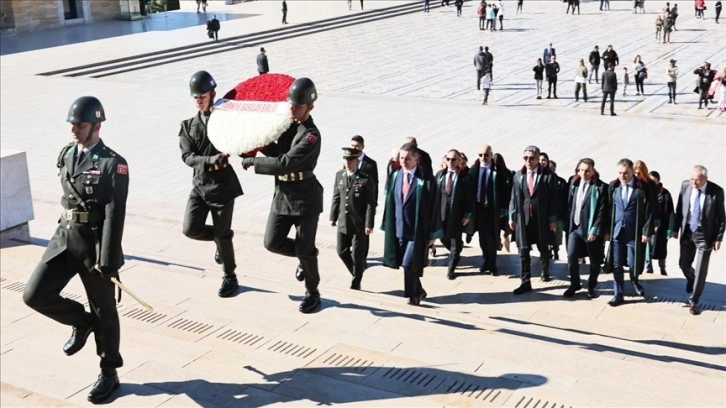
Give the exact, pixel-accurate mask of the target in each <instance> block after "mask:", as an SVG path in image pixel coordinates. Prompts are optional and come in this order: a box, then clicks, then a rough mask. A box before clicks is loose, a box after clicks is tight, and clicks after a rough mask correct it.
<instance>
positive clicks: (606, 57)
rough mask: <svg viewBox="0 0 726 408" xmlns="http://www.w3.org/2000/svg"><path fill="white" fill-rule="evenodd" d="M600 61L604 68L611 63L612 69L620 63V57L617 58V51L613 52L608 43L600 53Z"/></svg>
mask: <svg viewBox="0 0 726 408" xmlns="http://www.w3.org/2000/svg"><path fill="white" fill-rule="evenodd" d="M602 63H603V65H604V66H605V69H608V67H609V66H610V64H612V65H613V70H615V67H617V66H618V65H619V64H620V59H619V58H618V53H617V52H615V50H614V49H613V46H612V45H608V47H607V49H606V50H605V52H603V53H602Z"/></svg>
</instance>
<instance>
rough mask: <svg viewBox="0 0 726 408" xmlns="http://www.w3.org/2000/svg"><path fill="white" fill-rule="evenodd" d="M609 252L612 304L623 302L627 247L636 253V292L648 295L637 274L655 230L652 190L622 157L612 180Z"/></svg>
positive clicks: (633, 278) (632, 268)
mask: <svg viewBox="0 0 726 408" xmlns="http://www.w3.org/2000/svg"><path fill="white" fill-rule="evenodd" d="M610 194H611V198H610V202H611V203H612V211H611V216H610V226H611V229H610V231H611V232H610V234H609V236H610V238H611V241H610V249H609V250H610V256H609V257H608V265H607V266H608V268H611V269H612V271H613V280H614V283H613V293H614V296H613V298H612V299H611V300H610V301H609V302H608V304H609V305H610V306H619V305H621V304H623V302H624V298H623V285H624V276H623V270H624V268H625V266H626V265H627V259H628V251H629V250H630V251H631V252H632V253H633V254H634V255H633V260H632V262H633V263H632V265H629V266H630V280H631V281H632V282H633V287H634V288H635V293H637V294H638V295H640V296H645V289H644V288H643V286H642V285H641V284H640V282H639V279H638V277H639V276H640V274H641V273H642V272H643V267H644V266H645V248H646V246H645V244H646V243H648V241H649V239H650V236H651V234H652V233H653V224H654V221H653V210H652V208H653V203H652V202H651V194H650V193H649V192H648V190H647V188H646V186H644V185H642V184H641V182H640V180H638V179H637V178H636V177H634V176H633V162H632V161H630V160H629V159H621V160H620V161H619V162H618V178H617V179H616V180H615V181H613V182H612V183H610Z"/></svg>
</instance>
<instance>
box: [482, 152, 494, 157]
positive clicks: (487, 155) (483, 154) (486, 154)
mask: <svg viewBox="0 0 726 408" xmlns="http://www.w3.org/2000/svg"><path fill="white" fill-rule="evenodd" d="M489 156H491V154H490V153H479V157H489Z"/></svg>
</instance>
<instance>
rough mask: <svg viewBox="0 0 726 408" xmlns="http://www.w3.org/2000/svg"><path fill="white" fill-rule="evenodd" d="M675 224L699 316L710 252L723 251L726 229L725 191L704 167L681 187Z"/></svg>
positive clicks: (691, 308)
mask: <svg viewBox="0 0 726 408" xmlns="http://www.w3.org/2000/svg"><path fill="white" fill-rule="evenodd" d="M673 225H674V227H673V238H678V236H679V233H680V245H681V254H680V259H679V260H678V265H679V266H680V268H681V271H683V275H684V276H685V277H686V293H690V294H691V298H690V300H689V302H688V306H689V312H690V313H691V314H692V315H697V314H699V313H700V312H699V310H698V300H699V299H700V298H701V294H702V293H703V289H704V287H705V286H706V275H708V264H709V260H710V258H711V252H712V251H718V250H719V249H721V242H722V241H723V235H724V230H726V215H725V214H724V193H723V188H721V187H720V186H719V185H717V184H716V183H714V182H712V181H710V180H709V179H708V170H707V169H706V168H705V167H704V166H701V165H696V166H694V167H693V170H692V171H691V175H690V178H689V180H685V181H684V182H683V184H681V191H680V194H678V204H677V205H676V208H675V221H674V222H673ZM694 259H695V260H696V265H695V268H694V267H693V261H694Z"/></svg>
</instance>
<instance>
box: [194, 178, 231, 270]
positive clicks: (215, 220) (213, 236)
mask: <svg viewBox="0 0 726 408" xmlns="http://www.w3.org/2000/svg"><path fill="white" fill-rule="evenodd" d="M233 212H234V200H232V201H230V202H229V203H227V204H225V205H224V206H222V207H210V206H209V205H208V204H207V203H206V202H205V201H204V200H203V199H202V197H201V196H199V195H198V194H197V193H196V192H195V191H194V190H192V193H191V194H190V195H189V200H188V201H187V208H186V210H185V212H184V224H183V227H182V232H184V235H186V236H187V237H189V238H191V239H195V240H197V241H214V242H215V244H217V250H219V254H220V255H221V256H222V261H223V269H224V273H225V274H228V275H231V274H234V270H235V269H236V268H237V264H236V263H235V260H234V246H233V245H232V236H233V235H234V232H233V231H232V228H231V227H232V213H233ZM210 213H211V214H212V225H208V224H207V217H208V216H209V214H210Z"/></svg>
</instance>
